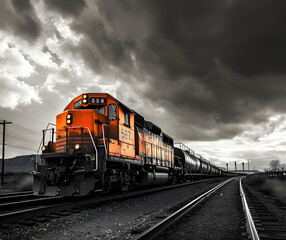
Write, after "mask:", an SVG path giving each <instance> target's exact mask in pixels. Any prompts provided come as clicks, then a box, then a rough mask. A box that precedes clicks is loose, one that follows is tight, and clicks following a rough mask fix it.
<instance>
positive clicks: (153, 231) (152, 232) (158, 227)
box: [134, 178, 235, 240]
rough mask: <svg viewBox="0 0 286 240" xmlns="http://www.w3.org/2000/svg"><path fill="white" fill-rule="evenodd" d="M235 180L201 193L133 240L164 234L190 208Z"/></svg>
mask: <svg viewBox="0 0 286 240" xmlns="http://www.w3.org/2000/svg"><path fill="white" fill-rule="evenodd" d="M233 179H235V178H231V179H228V180H226V181H224V182H222V183H220V184H218V185H217V186H215V187H213V188H212V189H210V190H208V191H207V192H205V193H203V194H202V195H200V196H199V197H197V198H196V199H194V200H192V201H191V202H189V203H188V204H187V205H185V206H184V207H182V208H181V209H179V210H177V211H176V212H175V213H173V214H171V215H170V216H168V217H166V218H165V219H163V220H162V221H160V222H159V223H157V224H155V225H154V226H152V227H150V228H148V229H147V230H145V231H144V232H143V233H141V234H140V235H139V236H137V237H135V238H134V239H135V240H143V239H146V240H149V239H154V238H155V237H157V236H158V235H159V234H161V233H162V232H164V230H166V228H168V227H169V226H170V225H172V224H173V223H175V222H176V221H178V220H179V219H181V218H182V217H183V216H185V215H186V214H187V213H188V212H189V211H190V210H191V209H192V208H194V207H195V206H196V205H198V204H199V203H200V202H202V201H203V200H204V199H206V198H207V197H208V196H210V195H211V194H212V193H214V192H215V191H216V190H218V189H219V188H221V187H222V186H224V185H225V184H227V183H228V182H230V181H232V180H233Z"/></svg>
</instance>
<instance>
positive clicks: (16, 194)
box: [0, 191, 34, 198]
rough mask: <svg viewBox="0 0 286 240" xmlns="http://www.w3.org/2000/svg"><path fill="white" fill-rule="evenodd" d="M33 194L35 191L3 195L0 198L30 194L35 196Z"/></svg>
mask: <svg viewBox="0 0 286 240" xmlns="http://www.w3.org/2000/svg"><path fill="white" fill-rule="evenodd" d="M33 193H34V192H33V191H24V192H9V193H1V194H0V198H2V197H9V196H20V195H29V194H33Z"/></svg>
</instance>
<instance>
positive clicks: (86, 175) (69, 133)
mask: <svg viewBox="0 0 286 240" xmlns="http://www.w3.org/2000/svg"><path fill="white" fill-rule="evenodd" d="M55 126H56V127H55V129H54V128H48V127H47V129H45V130H44V131H43V141H42V148H41V149H42V154H41V155H38V156H37V159H36V165H35V171H34V172H33V175H34V193H35V194H36V195H45V196H54V195H63V196H74V195H77V196H81V195H86V194H89V193H92V192H99V191H110V190H112V191H113V190H120V191H125V190H129V189H132V188H134V187H138V186H139V187H148V186H154V185H162V184H167V183H174V182H180V181H184V180H187V179H193V178H198V177H203V176H204V177H206V176H209V177H212V176H222V175H227V174H229V173H227V172H224V171H222V170H220V169H219V168H218V167H216V166H214V165H212V164H210V163H209V162H207V161H206V160H205V159H203V158H202V157H201V156H199V155H196V154H194V152H193V151H192V150H191V149H189V148H187V147H186V146H185V145H183V144H179V145H178V147H174V143H173V138H172V137H170V136H169V135H167V134H166V133H164V132H163V131H162V130H161V128H160V127H158V126H157V125H155V124H154V123H152V122H150V121H146V120H145V119H144V117H143V116H141V115H140V114H138V113H137V112H135V111H134V110H132V109H130V108H129V107H127V106H126V105H124V104H123V103H121V102H120V101H118V100H117V99H115V98H114V97H112V96H111V95H109V94H103V93H88V94H82V95H80V96H78V97H76V98H75V99H73V100H72V101H71V102H70V103H69V104H68V106H67V107H66V108H65V110H64V112H62V113H60V114H58V115H57V120H56V125H55ZM49 132H50V139H49V141H48V142H46V141H45V140H46V138H47V136H48V135H49ZM54 135H55V136H56V139H55V141H54Z"/></svg>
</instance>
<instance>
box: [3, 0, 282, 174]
mask: <svg viewBox="0 0 286 240" xmlns="http://www.w3.org/2000/svg"><path fill="white" fill-rule="evenodd" d="M285 7H286V2H285V1H282V0H276V1H268V0H260V1H239V0H224V1H220V0H216V1H202V0H197V1H196V0H192V1H189V0H188V1H169V0H164V1H162V0H161V1H160V0H158V1H151V0H146V1H139V0H135V1H134V0H133V1H132V0H116V1H115V0H114V1H111V0H61V1H59V0H12V1H10V0H4V1H2V4H1V8H0V72H1V75H0V119H1V120H8V121H12V122H13V124H11V125H9V126H7V144H8V145H7V148H6V156H7V157H12V156H15V155H19V154H31V153H33V152H34V151H35V150H37V148H38V145H39V142H40V140H41V130H42V129H44V128H45V127H46V125H47V123H49V122H52V123H55V117H56V114H58V113H60V112H62V111H63V109H64V108H65V106H66V105H67V104H68V103H69V101H70V100H72V99H73V98H74V97H76V96H78V95H80V94H82V93H85V92H108V93H110V94H111V95H113V96H115V97H116V98H118V99H119V100H121V101H122V102H124V103H125V104H126V105H128V106H129V107H131V108H133V109H134V110H136V111H137V112H139V113H141V114H142V115H143V116H144V117H145V118H146V119H149V120H151V121H153V122H154V123H155V124H157V125H159V126H160V127H161V128H162V129H163V130H164V131H165V132H167V133H168V134H169V135H171V136H173V138H174V139H175V142H184V143H185V144H187V145H188V146H189V147H191V148H192V149H194V150H195V151H196V152H198V153H200V154H201V155H203V156H205V157H206V158H207V159H209V160H211V161H212V162H214V163H215V164H217V165H219V166H225V162H230V167H232V168H233V165H234V164H233V162H234V161H237V162H238V163H239V167H240V168H241V164H240V163H241V162H246V161H247V159H250V164H251V168H255V169H264V168H266V167H268V163H269V161H270V160H272V159H277V158H278V159H280V160H281V162H284V163H286V161H285V160H286V156H285V153H286V151H285V148H284V144H285V143H286V134H285V133H284V131H285V129H286V122H285V119H286V109H285V106H284V103H285V100H286V83H285V76H286V67H285V62H286V28H285V25H286V15H285V14H284V10H285ZM1 133H2V130H1ZM0 137H2V135H1V136H0Z"/></svg>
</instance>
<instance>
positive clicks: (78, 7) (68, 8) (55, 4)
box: [45, 0, 86, 17]
mask: <svg viewBox="0 0 286 240" xmlns="http://www.w3.org/2000/svg"><path fill="white" fill-rule="evenodd" d="M45 3H46V5H47V6H48V8H50V9H51V10H56V11H57V12H59V13H61V14H63V15H65V16H74V17H77V16H78V15H80V13H81V11H82V10H83V8H84V7H85V6H86V3H85V1H84V0H60V1H59V0H45Z"/></svg>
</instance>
